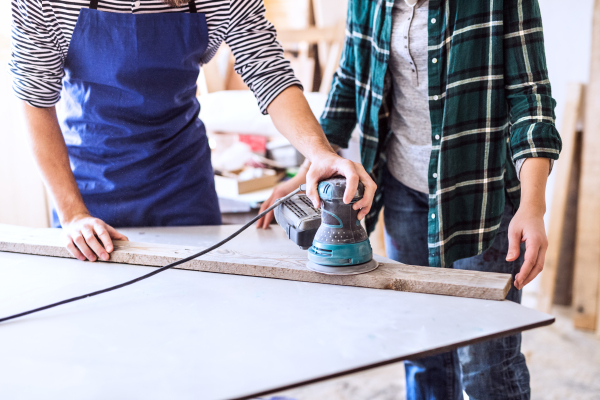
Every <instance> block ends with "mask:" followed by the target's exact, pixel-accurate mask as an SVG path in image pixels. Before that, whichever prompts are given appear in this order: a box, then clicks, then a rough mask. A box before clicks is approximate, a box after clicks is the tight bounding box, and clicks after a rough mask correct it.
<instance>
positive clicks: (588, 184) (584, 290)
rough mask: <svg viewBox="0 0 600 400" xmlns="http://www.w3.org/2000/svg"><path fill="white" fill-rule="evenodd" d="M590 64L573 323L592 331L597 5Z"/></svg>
mask: <svg viewBox="0 0 600 400" xmlns="http://www.w3.org/2000/svg"><path fill="white" fill-rule="evenodd" d="M591 59H592V63H591V68H590V81H589V84H588V86H587V90H586V103H585V118H584V127H583V137H582V140H583V141H582V154H581V157H582V158H581V180H580V190H579V204H578V216H577V238H576V240H577V245H576V248H575V278H574V284H573V305H574V307H575V314H574V316H573V322H574V324H575V326H576V327H577V328H581V329H589V330H594V329H596V324H597V320H598V317H597V316H598V301H599V296H598V285H599V283H600V112H599V110H600V96H599V95H598V93H600V1H599V0H596V2H595V4H594V15H593V27H592V56H591Z"/></svg>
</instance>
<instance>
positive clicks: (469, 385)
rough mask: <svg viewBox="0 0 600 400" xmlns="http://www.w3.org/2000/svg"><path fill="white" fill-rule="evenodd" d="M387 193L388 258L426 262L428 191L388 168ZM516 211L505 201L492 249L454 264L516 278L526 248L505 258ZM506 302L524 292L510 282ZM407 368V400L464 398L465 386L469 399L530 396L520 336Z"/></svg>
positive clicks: (413, 363)
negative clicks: (409, 184)
mask: <svg viewBox="0 0 600 400" xmlns="http://www.w3.org/2000/svg"><path fill="white" fill-rule="evenodd" d="M384 197H385V198H384V206H385V211H384V212H385V216H384V219H385V230H386V232H385V248H386V251H387V255H388V257H389V258H391V259H393V260H396V261H400V262H402V263H405V264H412V265H425V266H426V265H428V256H427V254H428V248H427V215H428V213H429V206H428V195H427V194H425V193H421V192H417V191H415V190H412V189H410V188H408V187H406V186H404V185H403V184H402V183H400V182H398V181H397V180H396V179H395V178H394V177H393V176H392V175H391V174H390V173H389V172H388V171H386V176H385V178H384ZM515 211H516V210H514V208H513V206H512V205H511V204H510V202H509V201H507V204H506V207H505V209H504V215H503V216H502V223H501V225H500V229H499V231H498V234H497V236H496V238H495V239H494V243H493V245H492V247H490V248H489V249H487V250H486V251H485V252H483V253H482V254H480V255H478V256H475V257H470V258H465V259H462V260H459V261H456V262H454V263H453V264H452V265H451V268H457V269H467V270H475V271H489V272H503V273H510V274H512V275H513V280H514V275H515V274H516V273H517V272H518V271H519V269H520V267H521V265H522V264H523V254H524V252H525V246H524V245H521V256H520V257H519V258H518V259H517V260H516V261H513V262H507V261H506V260H505V257H506V253H507V252H508V224H509V223H510V220H511V219H512V217H513V215H514V213H515ZM507 300H510V301H514V302H516V303H520V302H521V292H520V291H518V290H517V289H516V288H515V287H514V286H512V287H511V289H510V291H509V292H508V296H507ZM404 367H405V370H406V388H407V389H406V391H407V399H408V400H458V399H461V400H462V399H463V394H462V391H463V390H464V391H466V392H467V394H468V395H469V398H470V400H484V399H485V400H494V399H498V400H509V399H515V400H516V399H519V400H522V399H529V398H530V389H529V371H528V369H527V365H526V364H525V357H524V356H523V354H522V353H521V335H520V334H518V335H513V336H508V337H505V338H501V339H493V340H489V341H487V342H482V343H478V344H475V345H471V346H465V347H462V348H459V349H458V350H453V351H449V352H447V353H443V354H439V355H435V356H431V357H424V358H421V359H419V360H412V361H405V362H404Z"/></svg>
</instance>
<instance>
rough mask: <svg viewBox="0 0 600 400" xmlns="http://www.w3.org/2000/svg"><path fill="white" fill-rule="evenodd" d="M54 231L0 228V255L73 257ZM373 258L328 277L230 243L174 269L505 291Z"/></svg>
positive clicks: (165, 260) (165, 250) (146, 246)
mask: <svg viewBox="0 0 600 400" xmlns="http://www.w3.org/2000/svg"><path fill="white" fill-rule="evenodd" d="M60 232H61V231H60V230H59V229H33V228H23V227H17V226H12V225H2V224H0V251H7V252H14V253H24V254H35V255H43V256H53V257H64V258H73V257H72V256H71V255H70V253H69V252H68V251H67V249H66V248H64V247H63V246H62V241H61V238H60ZM234 240H235V239H234ZM281 240H287V239H284V238H282V239H281ZM277 248H278V246H277V243H276V242H274V243H273V249H274V250H273V251H276V250H275V249H277ZM201 249H202V248H201V247H191V246H174V245H164V244H150V243H136V242H115V251H114V252H113V253H112V254H111V259H110V262H115V263H122V264H135V265H147V266H163V265H167V264H169V263H172V262H174V261H177V260H180V259H182V258H185V257H187V256H189V255H191V254H194V253H197V252H198V251H200V250H201ZM375 259H376V260H377V261H378V262H379V263H380V267H379V268H378V269H377V270H375V271H373V272H370V273H368V274H362V275H352V276H332V275H323V274H319V273H316V272H313V271H310V270H308V269H307V268H306V267H305V265H306V262H307V259H306V257H305V256H304V255H300V254H298V253H296V254H290V253H288V254H286V253H285V251H283V252H280V253H275V252H274V253H265V252H259V253H257V254H253V253H251V252H248V251H246V252H239V251H236V250H235V247H234V246H231V245H230V246H229V247H228V248H220V249H217V250H214V251H212V252H211V253H208V254H206V255H204V256H202V257H201V258H197V259H194V260H192V261H190V262H187V263H185V264H182V265H180V266H178V267H177V268H179V269H187V270H194V271H204V272H215V273H223V274H235V275H246V276H256V277H264V278H276V279H287V280H295V281H302V282H313V283H324V284H332V285H345V286H358V287H366V288H373V289H389V290H398V291H405V292H416V293H430V294H440V295H448V296H459V297H470V298H479V299H487V300H503V299H504V298H505V297H506V294H507V293H508V290H509V289H510V280H511V275H509V274H499V273H491V272H477V271H463V270H454V269H438V268H430V267H418V266H411V265H405V264H401V263H397V262H395V261H392V260H389V259H386V258H383V257H379V256H376V257H375Z"/></svg>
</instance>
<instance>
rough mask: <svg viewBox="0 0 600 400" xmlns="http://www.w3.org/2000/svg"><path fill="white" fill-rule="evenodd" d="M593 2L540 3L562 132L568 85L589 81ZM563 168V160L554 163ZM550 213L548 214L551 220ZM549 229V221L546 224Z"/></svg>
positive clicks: (558, 0)
mask: <svg viewBox="0 0 600 400" xmlns="http://www.w3.org/2000/svg"><path fill="white" fill-rule="evenodd" d="M593 7H594V0H576V1H571V2H565V1H562V0H540V8H541V10H542V22H543V24H544V38H545V43H546V59H547V62H548V71H549V74H550V82H551V84H552V95H553V97H554V98H555V99H556V126H557V127H558V129H559V131H560V127H561V126H562V117H563V109H564V106H565V98H566V90H567V84H568V83H569V82H584V83H586V82H587V81H588V77H589V73H590V54H591V47H592V9H593ZM555 168H560V160H559V161H558V162H557V163H555ZM554 176H555V174H552V175H550V179H549V181H548V190H547V191H546V203H547V205H548V210H550V207H551V206H552V192H553V190H554ZM548 215H549V213H546V217H548ZM546 226H548V221H546Z"/></svg>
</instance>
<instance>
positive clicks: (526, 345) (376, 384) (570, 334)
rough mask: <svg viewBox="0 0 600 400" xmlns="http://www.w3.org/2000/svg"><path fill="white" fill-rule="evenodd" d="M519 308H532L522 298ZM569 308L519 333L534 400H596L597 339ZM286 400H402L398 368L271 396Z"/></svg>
mask: <svg viewBox="0 0 600 400" xmlns="http://www.w3.org/2000/svg"><path fill="white" fill-rule="evenodd" d="M523 297H524V298H523V304H524V305H525V306H528V307H533V306H535V304H536V298H535V294H534V293H527V292H526V293H525V294H524V296H523ZM570 312H571V311H570V309H569V308H568V307H560V306H556V307H555V308H554V309H553V315H555V316H556V322H555V323H554V324H553V325H551V326H548V327H544V328H539V329H535V330H532V331H528V332H524V333H523V349H522V350H523V353H524V354H525V357H526V358H527V364H528V365H529V369H530V373H531V389H532V399H534V400H536V399H537V400H554V399H557V400H558V399H560V400H569V399H573V400H600V337H599V336H596V335H594V334H592V333H588V332H583V331H578V330H575V329H574V328H573V324H572V322H571V319H570ZM278 397H279V399H281V397H283V398H284V399H286V400H291V399H293V400H404V399H405V398H406V396H405V384H404V368H403V366H402V364H401V363H399V364H393V365H389V366H386V367H381V368H377V369H373V370H370V371H366V372H361V373H357V374H353V375H349V376H346V377H342V378H337V379H332V380H329V381H326V382H321V383H316V384H312V385H307V386H304V387H301V388H297V389H293V390H289V391H286V392H284V393H280V394H278V395H276V397H275V398H278ZM279 399H278V400H279Z"/></svg>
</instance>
